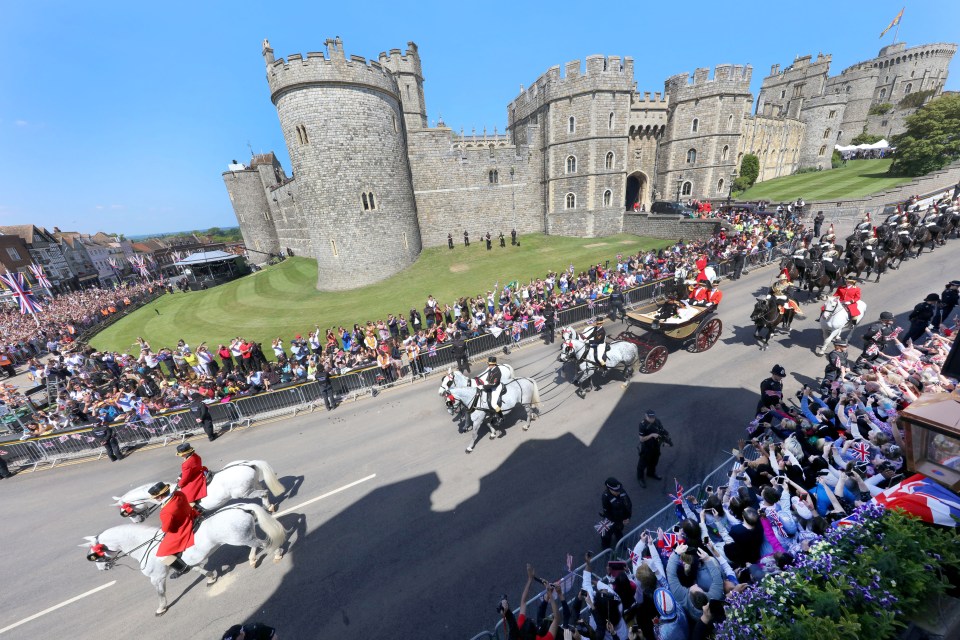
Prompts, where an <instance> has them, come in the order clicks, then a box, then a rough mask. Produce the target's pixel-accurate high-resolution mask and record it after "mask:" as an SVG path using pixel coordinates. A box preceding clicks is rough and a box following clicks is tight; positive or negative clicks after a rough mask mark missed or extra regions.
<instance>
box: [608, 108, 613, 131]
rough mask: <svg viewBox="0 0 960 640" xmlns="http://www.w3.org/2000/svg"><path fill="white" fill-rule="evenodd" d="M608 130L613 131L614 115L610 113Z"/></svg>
mask: <svg viewBox="0 0 960 640" xmlns="http://www.w3.org/2000/svg"><path fill="white" fill-rule="evenodd" d="M607 129H609V130H610V131H613V113H612V112H611V113H610V121H609V122H608V123H607Z"/></svg>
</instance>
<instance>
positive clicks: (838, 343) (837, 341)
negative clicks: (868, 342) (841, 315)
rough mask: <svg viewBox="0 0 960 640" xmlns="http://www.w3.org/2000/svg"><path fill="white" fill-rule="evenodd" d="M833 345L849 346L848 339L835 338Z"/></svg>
mask: <svg viewBox="0 0 960 640" xmlns="http://www.w3.org/2000/svg"><path fill="white" fill-rule="evenodd" d="M833 346H835V347H846V346H847V341H846V340H834V341H833Z"/></svg>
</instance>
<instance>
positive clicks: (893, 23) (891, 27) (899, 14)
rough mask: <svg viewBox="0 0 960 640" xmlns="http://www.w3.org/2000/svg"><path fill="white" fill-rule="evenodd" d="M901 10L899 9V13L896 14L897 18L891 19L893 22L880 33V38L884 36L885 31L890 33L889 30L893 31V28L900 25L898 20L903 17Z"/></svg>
mask: <svg viewBox="0 0 960 640" xmlns="http://www.w3.org/2000/svg"><path fill="white" fill-rule="evenodd" d="M903 9H906V7H904V8H903ZM903 9H900V13H898V14H897V17H896V18H894V19H893V22H891V23H890V24H889V25H887V28H886V29H884V30H883V31H881V32H880V37H881V38H882V37H883V36H885V35H886V33H887V31H890V29H893V28H894V27H895V26H897V25H898V24H900V18H902V17H903Z"/></svg>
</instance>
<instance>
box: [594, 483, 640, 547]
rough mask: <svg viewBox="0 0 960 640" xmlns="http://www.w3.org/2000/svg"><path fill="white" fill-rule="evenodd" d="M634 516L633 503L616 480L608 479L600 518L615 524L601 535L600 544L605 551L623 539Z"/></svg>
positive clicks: (605, 484) (601, 497)
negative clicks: (625, 529) (624, 532)
mask: <svg viewBox="0 0 960 640" xmlns="http://www.w3.org/2000/svg"><path fill="white" fill-rule="evenodd" d="M632 515H633V503H632V502H631V501H630V496H628V495H627V493H626V491H624V490H623V485H622V484H620V481H619V480H617V479H616V478H607V481H606V483H604V492H603V495H601V496H600V516H601V517H603V518H606V519H607V520H609V521H610V522H612V523H613V524H612V525H610V528H608V529H607V530H606V531H604V532H603V533H601V534H600V543H601V544H602V545H603V548H604V549H612V548H613V546H614V545H615V544H616V543H617V542H616V541H617V540H619V539H620V538H622V537H623V529H624V527H626V526H627V525H628V524H630V516H632Z"/></svg>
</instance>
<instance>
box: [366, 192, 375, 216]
mask: <svg viewBox="0 0 960 640" xmlns="http://www.w3.org/2000/svg"><path fill="white" fill-rule="evenodd" d="M367 200H369V201H370V211H375V210H376V209H377V203H376V201H375V200H374V199H373V192H372V191H368V192H367Z"/></svg>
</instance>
